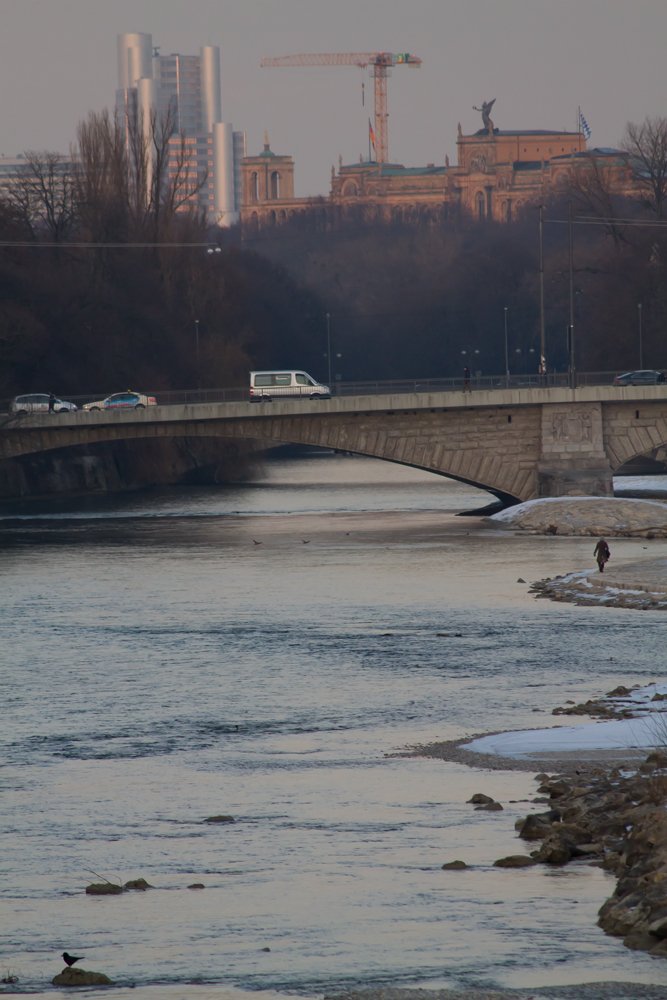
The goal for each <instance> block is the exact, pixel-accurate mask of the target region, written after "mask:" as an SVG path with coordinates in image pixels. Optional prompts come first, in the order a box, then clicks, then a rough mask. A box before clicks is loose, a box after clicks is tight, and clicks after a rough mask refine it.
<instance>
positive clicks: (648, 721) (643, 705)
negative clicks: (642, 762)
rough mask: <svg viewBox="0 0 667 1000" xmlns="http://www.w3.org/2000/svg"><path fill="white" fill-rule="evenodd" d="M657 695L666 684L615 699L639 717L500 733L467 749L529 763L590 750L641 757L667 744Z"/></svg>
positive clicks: (666, 721) (666, 690) (666, 723)
mask: <svg viewBox="0 0 667 1000" xmlns="http://www.w3.org/2000/svg"><path fill="white" fill-rule="evenodd" d="M656 695H657V696H659V697H662V696H663V695H667V683H666V682H662V683H657V684H648V685H646V686H645V687H642V688H636V689H635V690H633V691H631V692H630V693H629V694H628V695H627V697H624V698H622V699H618V698H617V699H615V701H616V702H618V703H619V704H620V703H621V702H622V704H623V705H624V706H627V707H633V708H636V714H635V718H631V719H614V720H613V721H609V722H591V723H590V724H585V725H578V726H555V727H553V728H551V729H528V730H518V731H516V732H508V733H498V734H496V735H495V736H482V737H480V738H479V739H476V740H473V741H472V742H471V743H467V744H466V747H465V748H466V750H468V751H473V752H474V753H479V754H495V755H498V756H501V757H513V758H515V759H517V760H529V759H530V758H531V757H535V756H539V754H543V753H549V754H555V755H558V754H572V753H573V752H581V753H582V754H584V755H585V753H586V752H589V751H618V752H620V753H622V754H626V753H627V755H628V756H632V753H633V751H637V753H638V754H639V753H640V752H642V751H644V752H645V751H648V750H652V749H654V748H655V747H664V746H665V745H667V712H665V709H664V706H665V702H663V701H657V702H653V701H652V699H653V698H655V696H656Z"/></svg>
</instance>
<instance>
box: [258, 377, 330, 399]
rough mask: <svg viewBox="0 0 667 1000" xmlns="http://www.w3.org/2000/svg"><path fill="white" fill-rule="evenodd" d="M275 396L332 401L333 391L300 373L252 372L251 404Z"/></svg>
mask: <svg viewBox="0 0 667 1000" xmlns="http://www.w3.org/2000/svg"><path fill="white" fill-rule="evenodd" d="M274 396H309V397H310V398H311V399H331V389H330V388H329V386H328V385H322V384H321V383H320V382H316V381H315V379H314V378H311V376H310V375H308V374H307V373H306V372H300V371H268V372H250V402H251V403H259V401H260V400H262V399H273V397H274Z"/></svg>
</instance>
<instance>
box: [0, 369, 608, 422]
mask: <svg viewBox="0 0 667 1000" xmlns="http://www.w3.org/2000/svg"><path fill="white" fill-rule="evenodd" d="M621 374H623V373H622V372H620V371H615V372H578V373H577V383H578V385H579V386H590V385H612V384H613V381H614V379H615V378H616V377H617V375H621ZM469 381H470V389H471V390H472V391H475V390H485V391H493V390H497V389H524V388H525V389H539V388H556V387H564V388H567V387H568V386H569V385H570V376H569V374H568V373H567V372H562V373H550V374H548V375H543V376H540V375H511V376H510V377H509V379H508V378H507V377H506V376H505V375H484V376H478V377H476V376H472V377H471V378H470V380H469ZM464 387H465V388H466V389H467V384H466V383H465V381H464V379H463V378H439V379H401V380H394V381H391V382H381V381H377V382H334V383H333V384H332V385H331V395H332V396H380V395H385V394H387V395H389V394H394V395H404V394H406V393H415V392H417V393H420V392H461V391H462V390H463V389H464ZM145 395H147V396H153V397H154V398H155V400H156V402H157V405H158V406H175V405H181V406H182V405H184V404H189V403H245V402H248V400H249V389H248V386H242V387H240V388H231V389H165V390H160V389H158V390H157V391H154V392H147V393H145ZM58 398H59V399H61V400H63V401H65V402H68V403H75V404H76V405H77V406H78V407H79V409H81V407H82V406H84V405H85V404H86V403H93V402H96V401H99V400H101V399H103V398H104V393H96V394H94V395H90V394H87V395H77V396H59V397H58ZM280 398H281V397H280V396H278V395H276V396H274V397H273V399H274V400H278V399H280ZM288 398H289V397H288ZM303 398H305V399H308V398H309V397H308V396H306V397H303ZM11 403H12V400H11V399H5V400H2V401H0V412H4V413H7V412H9V411H10V406H11Z"/></svg>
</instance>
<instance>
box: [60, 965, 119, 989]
mask: <svg viewBox="0 0 667 1000" xmlns="http://www.w3.org/2000/svg"><path fill="white" fill-rule="evenodd" d="M51 982H52V983H53V985H54V986H115V982H114V980H113V979H109V977H108V976H105V975H104V973H103V972H86V970H85V969H63V971H62V972H59V973H58V975H57V976H54V977H53V979H52V980H51Z"/></svg>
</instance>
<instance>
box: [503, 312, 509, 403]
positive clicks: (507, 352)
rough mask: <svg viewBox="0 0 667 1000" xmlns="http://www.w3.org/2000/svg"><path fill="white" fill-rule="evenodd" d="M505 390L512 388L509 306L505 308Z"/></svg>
mask: <svg viewBox="0 0 667 1000" xmlns="http://www.w3.org/2000/svg"><path fill="white" fill-rule="evenodd" d="M504 311H505V388H506V389H509V387H510V356H509V350H508V347H507V306H505V310H504Z"/></svg>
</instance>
